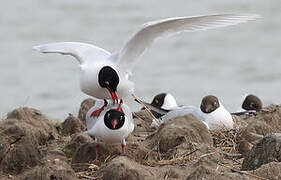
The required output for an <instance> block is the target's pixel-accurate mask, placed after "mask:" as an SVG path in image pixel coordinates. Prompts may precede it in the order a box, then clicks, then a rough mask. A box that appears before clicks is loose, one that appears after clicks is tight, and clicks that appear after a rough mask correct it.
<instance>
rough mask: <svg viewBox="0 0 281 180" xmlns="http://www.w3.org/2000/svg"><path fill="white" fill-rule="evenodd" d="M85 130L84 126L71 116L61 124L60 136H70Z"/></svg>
mask: <svg viewBox="0 0 281 180" xmlns="http://www.w3.org/2000/svg"><path fill="white" fill-rule="evenodd" d="M85 130H86V126H85V125H84V124H83V122H81V121H80V120H79V119H78V118H76V117H74V116H73V115H72V114H69V116H68V117H67V118H66V119H65V120H64V122H63V123H62V134H63V135H64V136H68V135H72V134H75V133H79V132H82V131H85Z"/></svg>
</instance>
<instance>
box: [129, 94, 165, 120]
mask: <svg viewBox="0 0 281 180" xmlns="http://www.w3.org/2000/svg"><path fill="white" fill-rule="evenodd" d="M132 96H133V98H134V99H135V100H136V101H138V103H140V104H141V105H142V106H143V107H144V109H145V110H146V111H147V112H148V114H149V115H150V116H151V117H152V119H153V120H155V121H156V123H157V124H158V125H160V121H159V119H157V118H156V117H155V116H154V115H153V114H152V112H151V111H150V109H149V108H148V107H147V106H146V105H145V104H143V103H142V102H141V101H140V99H139V98H138V97H137V96H136V95H134V94H132Z"/></svg>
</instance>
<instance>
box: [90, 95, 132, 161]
mask: <svg viewBox="0 0 281 180" xmlns="http://www.w3.org/2000/svg"><path fill="white" fill-rule="evenodd" d="M101 107H102V108H103V110H102V111H101V113H100V115H99V116H95V115H93V113H95V111H96V110H97V109H101ZM86 124H87V131H86V132H85V133H86V134H88V135H91V136H95V140H96V142H97V144H96V161H97V160H98V147H99V142H100V141H102V142H105V143H121V147H122V152H123V153H124V152H125V145H126V141H125V139H126V138H127V137H128V136H129V135H130V134H131V132H133V130H134V120H133V117H132V112H131V110H130V108H129V107H128V106H127V105H126V104H124V103H121V104H114V103H113V102H111V101H108V104H107V106H104V101H103V100H97V101H96V102H95V105H94V106H93V107H92V108H91V109H90V110H89V111H88V112H87V114H86Z"/></svg>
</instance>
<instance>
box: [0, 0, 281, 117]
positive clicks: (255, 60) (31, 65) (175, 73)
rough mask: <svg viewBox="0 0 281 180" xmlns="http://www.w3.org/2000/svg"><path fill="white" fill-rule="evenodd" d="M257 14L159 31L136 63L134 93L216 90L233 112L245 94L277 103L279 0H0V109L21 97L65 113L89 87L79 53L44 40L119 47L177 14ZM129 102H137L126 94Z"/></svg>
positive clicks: (180, 96)
mask: <svg viewBox="0 0 281 180" xmlns="http://www.w3.org/2000/svg"><path fill="white" fill-rule="evenodd" d="M219 13H257V14H261V15H262V16H263V18H262V19H259V20H257V21H253V22H250V23H246V24H240V25H237V26H231V27H226V28H220V29H215V30H208V31H200V32H195V33H184V34H180V35H177V36H173V37H169V38H164V39H160V40H158V41H157V42H156V43H154V44H153V46H152V47H151V48H150V49H149V50H148V51H147V52H146V53H145V54H144V55H143V57H142V59H141V61H140V63H139V64H138V66H137V68H136V69H135V71H134V76H133V81H134V82H135V85H136V91H135V94H136V95H137V96H139V97H140V98H142V99H144V100H146V101H151V99H152V98H153V96H154V95H155V94H157V93H160V92H170V93H171V94H173V95H174V96H175V98H176V99H177V101H178V104H185V105H196V106H198V105H199V104H200V101H201V99H202V97H203V96H205V95H207V94H214V95H217V96H218V97H219V99H220V100H221V101H222V102H223V104H224V106H225V107H226V108H227V109H229V110H230V111H235V110H236V109H237V108H238V107H239V106H240V104H241V97H242V96H243V94H245V93H253V94H256V95H258V96H259V97H260V98H261V99H262V100H263V101H264V104H265V105H268V104H271V103H276V104H280V103H281V96H280V90H281V79H280V77H281V68H280V67H281V58H280V57H281V21H280V19H281V3H280V1H278V0H275V1H273V0H272V1H266V0H263V1H262V0H235V1H234V0H212V1H207V0H197V1H191V0H177V1H171V0H161V1H151V0H142V1H139V0H130V1H123V0H112V1H93V0H48V1H47V0H21V1H19V0H9V1H2V2H1V6H0V59H1V60H0V71H1V76H0V84H1V91H0V92H1V93H0V101H1V103H0V112H1V116H2V117H4V116H5V114H6V113H7V112H9V111H10V110H12V109H13V108H16V107H20V106H30V107H34V108H37V109H40V110H41V111H42V112H44V113H46V114H47V115H49V116H51V117H53V118H56V119H58V120H63V119H65V118H66V116H67V115H68V113H73V114H75V115H76V114H77V112H78V110H79V105H80V103H81V101H82V100H83V99H85V98H87V97H88V96H87V95H85V94H83V93H82V92H81V91H80V89H79V79H78V78H79V74H78V72H79V68H78V62H77V61H76V60H75V59H74V58H72V57H70V56H62V55H57V54H48V55H46V54H40V53H38V52H34V51H33V50H32V49H31V47H32V46H34V45H38V44H43V43H49V42H59V41H79V42H86V43H92V44H95V45H97V46H100V47H102V48H104V49H106V50H108V51H110V52H114V51H115V50H118V49H119V48H120V47H121V45H122V44H123V43H124V41H126V40H127V39H128V38H129V37H130V36H131V35H132V34H133V33H134V32H135V31H136V30H137V29H138V28H139V27H140V25H141V24H143V23H145V22H147V21H151V20H157V19H161V18H167V17H174V16H197V15H207V14H219ZM127 102H128V103H129V104H130V106H131V107H132V109H133V110H138V109H139V106H138V105H137V104H136V103H134V102H133V101H132V98H129V100H127Z"/></svg>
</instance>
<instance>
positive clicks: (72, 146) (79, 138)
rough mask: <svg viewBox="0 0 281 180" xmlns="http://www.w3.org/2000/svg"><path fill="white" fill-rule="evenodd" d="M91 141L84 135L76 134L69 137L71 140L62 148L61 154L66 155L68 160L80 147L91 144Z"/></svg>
mask: <svg viewBox="0 0 281 180" xmlns="http://www.w3.org/2000/svg"><path fill="white" fill-rule="evenodd" d="M92 141H93V139H92V138H91V137H90V136H89V135H87V134H84V133H76V134H73V135H72V136H71V140H70V141H69V142H68V143H67V144H66V145H65V147H64V148H63V152H65V153H66V155H67V157H68V158H72V155H73V154H74V153H75V152H76V151H77V150H78V148H80V146H81V145H83V144H86V143H90V142H92Z"/></svg>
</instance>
